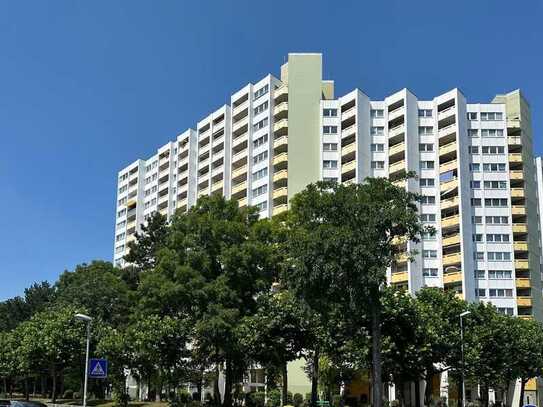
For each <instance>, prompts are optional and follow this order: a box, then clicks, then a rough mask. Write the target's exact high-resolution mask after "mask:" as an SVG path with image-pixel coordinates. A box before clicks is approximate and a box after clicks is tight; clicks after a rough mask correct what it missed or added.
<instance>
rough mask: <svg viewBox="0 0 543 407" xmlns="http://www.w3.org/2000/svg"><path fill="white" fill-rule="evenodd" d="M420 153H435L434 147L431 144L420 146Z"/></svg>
mask: <svg viewBox="0 0 543 407" xmlns="http://www.w3.org/2000/svg"><path fill="white" fill-rule="evenodd" d="M419 151H434V145H433V144H430V143H421V144H419Z"/></svg>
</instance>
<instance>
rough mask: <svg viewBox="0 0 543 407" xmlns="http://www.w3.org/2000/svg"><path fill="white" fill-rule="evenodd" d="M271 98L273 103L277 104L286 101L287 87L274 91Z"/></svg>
mask: <svg viewBox="0 0 543 407" xmlns="http://www.w3.org/2000/svg"><path fill="white" fill-rule="evenodd" d="M273 97H274V99H275V103H277V104H279V103H281V102H283V101H286V100H288V86H286V85H283V86H280V87H278V88H277V89H275V92H274V94H273Z"/></svg>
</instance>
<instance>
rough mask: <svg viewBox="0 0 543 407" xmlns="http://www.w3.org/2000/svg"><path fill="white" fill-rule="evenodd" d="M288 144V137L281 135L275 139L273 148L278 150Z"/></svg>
mask: <svg viewBox="0 0 543 407" xmlns="http://www.w3.org/2000/svg"><path fill="white" fill-rule="evenodd" d="M287 146H288V137H287V136H281V137H279V138H277V139H275V140H274V141H273V148H274V149H276V150H278V149H281V148H285V147H287Z"/></svg>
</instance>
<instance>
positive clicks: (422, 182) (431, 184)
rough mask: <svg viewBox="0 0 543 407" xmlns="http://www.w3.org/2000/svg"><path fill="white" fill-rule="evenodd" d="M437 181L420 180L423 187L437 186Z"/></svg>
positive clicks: (430, 179)
mask: <svg viewBox="0 0 543 407" xmlns="http://www.w3.org/2000/svg"><path fill="white" fill-rule="evenodd" d="M435 184H436V181H435V179H433V178H421V179H420V186H421V187H433V186H435Z"/></svg>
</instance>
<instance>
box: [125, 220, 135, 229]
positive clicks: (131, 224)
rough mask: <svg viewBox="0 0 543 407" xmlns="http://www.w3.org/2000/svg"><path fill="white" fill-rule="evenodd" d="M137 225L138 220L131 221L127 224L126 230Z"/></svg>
mask: <svg viewBox="0 0 543 407" xmlns="http://www.w3.org/2000/svg"><path fill="white" fill-rule="evenodd" d="M135 226H136V221H135V220H134V221H132V222H129V223H128V224H127V225H126V230H130V229H131V228H133V227H135Z"/></svg>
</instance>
